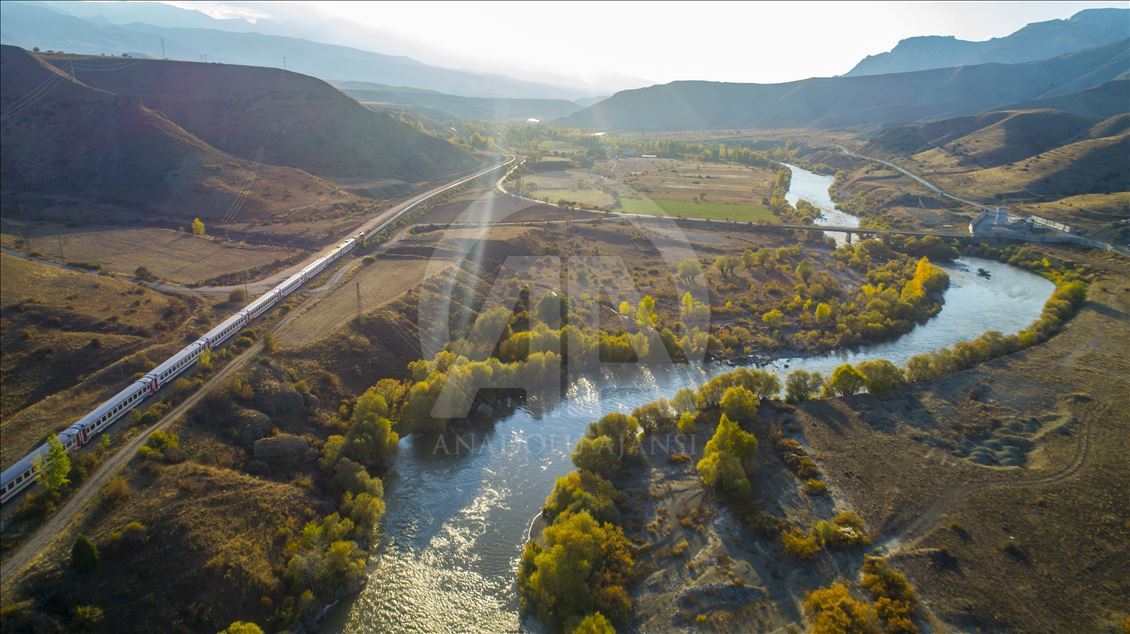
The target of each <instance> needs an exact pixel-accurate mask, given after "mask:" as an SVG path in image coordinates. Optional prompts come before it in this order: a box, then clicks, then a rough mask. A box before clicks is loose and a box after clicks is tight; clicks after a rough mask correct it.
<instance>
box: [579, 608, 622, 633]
mask: <svg viewBox="0 0 1130 634" xmlns="http://www.w3.org/2000/svg"><path fill="white" fill-rule="evenodd" d="M569 634H616V628H614V627H612V623H611V622H610V621H609V620H608V619H606V618H604V615H603V614H601V613H600V612H593V613H592V614H590V615H588V616H586V617H585V618H583V619H581V622H580V623H577V625H576V626H574V627H573V629H571V630H569Z"/></svg>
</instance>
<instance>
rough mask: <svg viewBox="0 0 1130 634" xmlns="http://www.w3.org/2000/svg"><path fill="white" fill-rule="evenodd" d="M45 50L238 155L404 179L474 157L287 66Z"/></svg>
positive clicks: (325, 172)
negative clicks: (136, 58)
mask: <svg viewBox="0 0 1130 634" xmlns="http://www.w3.org/2000/svg"><path fill="white" fill-rule="evenodd" d="M46 59H47V60H48V61H51V62H53V63H55V64H56V65H59V66H61V67H65V68H66V69H67V70H68V71H69V70H70V69H72V68H73V69H74V73H75V75H76V76H77V77H79V78H80V80H81V81H83V82H85V83H88V84H89V85H91V86H94V87H96V88H100V89H103V90H106V91H108V92H112V93H115V94H120V95H129V96H132V97H135V98H137V99H139V100H140V101H141V103H144V104H145V106H146V107H147V108H150V109H152V110H155V111H157V112H160V113H161V114H163V115H164V116H165V117H167V118H168V119H169V120H171V121H173V122H175V123H176V124H177V125H179V126H181V127H183V128H184V129H185V130H187V131H189V132H190V133H192V134H193V135H194V136H196V137H199V138H200V139H202V140H203V141H205V142H207V143H208V144H209V145H212V146H213V147H215V148H217V149H219V150H222V151H224V152H227V153H229V154H232V155H234V156H237V157H240V158H243V159H247V160H255V158H256V156H259V159H260V160H262V161H263V162H266V163H269V164H272V165H286V166H289V167H296V168H299V169H302V170H305V171H307V172H310V173H311V174H317V175H319V176H324V177H327V178H331V179H332V178H341V179H356V178H372V179H377V178H400V179H404V180H414V181H419V180H431V179H434V178H439V177H443V176H446V175H448V174H451V173H454V172H457V171H460V170H464V169H467V168H469V167H473V166H474V165H475V164H476V161H475V160H474V158H473V157H471V156H470V155H469V154H467V153H466V152H464V151H463V150H460V149H459V148H457V147H455V146H453V145H451V144H450V143H448V142H446V141H443V140H440V139H436V138H435V137H431V136H428V135H426V134H423V133H421V132H419V131H417V130H415V129H413V128H412V127H410V126H408V125H405V124H404V123H402V122H400V121H399V120H397V119H395V118H393V117H391V116H389V115H388V114H384V113H376V112H373V111H371V110H369V109H368V108H365V107H364V106H362V105H361V104H359V103H357V102H356V101H354V100H353V99H350V98H349V97H347V96H346V95H344V94H342V93H341V92H340V91H338V90H337V89H335V88H334V87H332V86H330V85H329V84H327V83H326V82H324V81H322V80H320V79H316V78H314V77H309V76H306V75H301V74H298V73H294V72H287V71H284V70H280V69H275V68H258V67H251V66H234V65H229V64H202V63H198V62H173V61H163V60H122V59H120V58H118V59H114V58H103V57H86V56H70V55H66V56H60V55H51V56H47V57H46ZM315 148H316V150H315ZM260 149H261V154H260Z"/></svg>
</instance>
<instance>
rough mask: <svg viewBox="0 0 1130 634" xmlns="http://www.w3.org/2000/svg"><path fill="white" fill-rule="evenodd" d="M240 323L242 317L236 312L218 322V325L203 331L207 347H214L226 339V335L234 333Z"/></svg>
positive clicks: (241, 322)
mask: <svg viewBox="0 0 1130 634" xmlns="http://www.w3.org/2000/svg"><path fill="white" fill-rule="evenodd" d="M242 324H243V319H242V318H241V316H240V315H239V314H238V313H237V314H235V315H232V316H231V317H228V318H227V319H225V320H224V321H222V322H220V325H219V326H216V327H215V328H213V329H211V330H209V331H208V332H206V333H204V337H203V338H204V339H207V340H208V343H207V346H208V347H209V348H215V347H216V346H218V345H220V344H221V343H223V342H224V341H226V340H227V338H228V337H230V336H232V335H234V334H235V333H236V331H238V330H239V328H240V326H241V325H242Z"/></svg>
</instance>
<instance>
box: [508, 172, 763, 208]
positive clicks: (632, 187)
mask: <svg viewBox="0 0 1130 634" xmlns="http://www.w3.org/2000/svg"><path fill="white" fill-rule="evenodd" d="M773 176H774V170H773V169H771V168H751V167H747V166H744V165H736V164H730V163H710V162H704V161H683V160H675V159H661V158H654V159H652V158H619V159H610V160H606V161H600V162H598V163H596V164H595V165H594V166H593V167H592V169H587V170H586V169H569V170H555V171H546V172H537V173H533V174H527V175H525V176H523V177H522V188H523V192H524V193H525V194H526V195H527V196H529V197H532V198H537V199H540V200H545V201H547V202H550V203H557V202H559V201H562V200H564V201H569V202H575V203H578V204H579V205H581V206H585V207H598V208H601V209H609V210H613V211H623V212H626V213H634V214H657V213H662V214H667V215H674V216H684V217H687V218H705V219H711V220H735V221H739V222H777V221H778V218H777V217H776V216H774V215H773V214H772V213H771V212H770V211H769V209H768V207H767V206H766V205H765V204H764V202H765V200H766V199H767V198H768V197H769V192H770V189H771V187H772V183H773ZM613 192H615V194H613Z"/></svg>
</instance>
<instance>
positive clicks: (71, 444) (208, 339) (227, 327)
mask: <svg viewBox="0 0 1130 634" xmlns="http://www.w3.org/2000/svg"><path fill="white" fill-rule="evenodd" d="M516 160H517V159H516V158H515V157H511V158H510V160H508V161H506V162H505V163H502V164H501V165H495V166H494V167H489V168H486V169H484V170H480V171H479V172H476V173H475V174H473V175H471V176H468V177H466V178H464V179H462V180H459V181H457V182H455V183H452V184H450V185H448V186H447V187H444V188H443V189H440V190H438V191H436V192H434V194H433V195H435V194H440V193H442V192H445V191H447V190H449V189H451V188H453V187H458V186H459V185H462V184H463V183H466V182H468V181H471V180H474V179H476V178H478V177H480V176H483V175H485V174H488V173H490V172H492V171H494V170H497V169H500V168H503V167H505V166H507V165H510V164H511V163H513V162H514V161H516ZM428 198H430V196H428V197H425V198H421V199H419V200H417V201H415V202H413V203H412V204H410V205H407V206H405V207H404V209H401V210H400V211H399V212H397V213H396V214H395V215H393V217H391V218H389V219H388V220H386V221H384V222H382V223H380V224H379V225H378V226H376V227H373V228H371V229H369V230H367V231H360V232H358V233H357V234H355V235H353V236H351V237H350V238H349V239H347V240H345V241H343V242H341V243H339V244H338V245H336V246H335V247H334V248H333V250H331V251H330V253H329V255H326V256H324V257H321V258H318V259H317V260H314V261H313V262H312V263H310V264H309V265H308V266H306V268H304V269H302V270H301V271H299V272H298V273H295V274H294V275H292V276H290V277H289V278H287V280H286V281H285V282H283V283H282V284H279V285H278V286H276V287H274V288H273V289H271V290H270V291H267V292H266V293H264V294H263V295H262V296H260V297H259V298H258V299H256V300H255V301H253V302H251V303H250V304H248V305H247V306H245V307H244V308H243V310H241V311H239V312H238V313H236V314H235V315H232V316H231V317H228V318H227V319H226V320H224V321H223V323H221V324H220V325H218V326H216V327H215V328H213V329H211V330H209V331H208V332H206V333H204V336H202V337H200V338H199V339H197V340H196V341H194V342H192V343H191V344H189V345H187V346H185V347H184V349H183V350H181V351H180V352H178V353H176V354H174V355H173V356H171V357H169V358H168V359H166V360H165V362H164V363H162V364H161V365H159V366H157V367H156V368H153V370H151V371H150V372H149V373H147V374H146V375H145V376H143V377H142V378H140V379H138V380H137V381H135V382H134V383H132V384H131V385H130V386H129V387H127V388H126V389H124V390H122V391H121V392H118V393H117V394H115V395H114V397H113V398H111V399H110V400H108V401H106V402H105V403H102V404H101V405H99V406H98V407H97V408H95V409H94V411H92V412H90V413H89V414H87V415H86V416H83V417H82V418H80V419H79V420H78V422H76V423H75V424H73V425H71V426H70V427H68V428H66V429H64V430H63V431H62V432H60V433H59V434H58V438H59V440H60V441H62V443H63V447H65V448H66V450H67V451H78V450H79V449H80V448H82V447H83V446H84V445H86V444H87V443H89V442H90V439H91V438H93V437H94V436H95V435H97V434H99V433H101V432H102V431H103V430H105V429H106V428H107V427H109V426H110V425H112V424H114V422H115V421H117V420H118V419H120V418H121V417H122V416H124V415H125V413H126V412H128V411H130V410H132V409H133V408H134V407H136V406H137V405H138V404H139V403H140V402H141V401H144V400H145V399H147V398H149V397H150V396H152V395H154V394H156V393H157V392H158V391H159V390H160V389H161V388H162V387H163V386H165V385H167V384H168V383H169V382H170V381H172V380H173V379H175V378H176V377H177V375H179V374H180V373H182V372H184V371H185V370H187V369H188V368H190V367H192V366H193V365H194V364H195V363H196V361H197V360H198V359H200V355H201V354H202V353H203V352H204V350H205V349H209V350H210V349H212V348H214V347H216V346H218V345H220V344H222V343H223V342H225V341H227V340H228V339H229V338H231V336H232V335H234V334H235V333H237V332H239V331H240V330H242V329H243V328H245V327H246V326H247V325H248V324H250V323H251V322H252V321H254V320H255V319H256V318H257V317H259V316H260V315H262V314H263V313H265V312H267V310H269V309H270V308H271V307H272V306H274V305H276V304H278V303H279V302H280V301H282V300H283V299H284V298H286V297H287V296H288V295H290V294H291V293H293V292H294V291H296V290H297V289H298V288H300V287H301V286H302V285H303V284H305V283H306V282H307V281H308V280H311V279H313V278H315V277H317V276H318V274H319V273H321V272H322V271H324V270H325V269H326V267H328V266H329V265H331V264H333V263H334V262H336V261H337V260H339V259H341V258H342V256H344V255H345V254H347V253H349V252H350V251H352V250H353V249H354V247H356V246H357V245H358V244H360V243H362V242H364V241H365V240H367V239H369V238H371V237H372V236H374V235H376V234H377V233H379V232H380V231H382V230H384V228H385V227H387V226H388V225H390V224H391V223H393V222H395V221H396V220H397V219H398V218H399V217H400V216H402V215H403V214H405V213H407V212H409V211H411V210H412V209H413V208H415V207H416V206H417V205H419V204H420V203H422V202H424V201H425V200H427V199H428ZM36 456H43V457H44V458H46V456H47V443H44V444H43V445H40V447H39V448H38V449H36V450H35V451H33V452H31V453H29V454H28V455H26V456H24V457H23V458H21V459H20V461H19V462H17V463H16V464H14V465H12V466H10V467H8V468H7V469H5V470H4V473H3V475H2V476H0V504H3V503H5V502H7V501H8V500H10V499H12V498H13V497H15V496H16V495H17V494H18V493H19V492H20V491H23V490H24V489H26V488H27V487H29V486H31V483H32V482H34V481H35V477H36V475H35V467H34V462H35V458H36Z"/></svg>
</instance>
